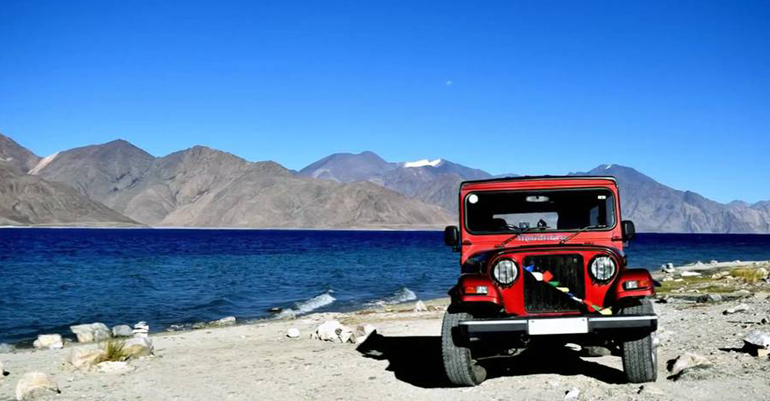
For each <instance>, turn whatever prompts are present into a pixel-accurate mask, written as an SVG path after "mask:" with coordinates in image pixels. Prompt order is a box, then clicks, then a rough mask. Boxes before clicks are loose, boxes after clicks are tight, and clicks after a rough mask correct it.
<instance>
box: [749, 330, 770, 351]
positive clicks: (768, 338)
mask: <svg viewBox="0 0 770 401" xmlns="http://www.w3.org/2000/svg"><path fill="white" fill-rule="evenodd" d="M743 341H745V342H746V343H747V344H751V345H753V346H755V347H758V348H770V333H766V332H763V331H759V330H752V331H751V332H749V334H748V335H747V336H746V338H745V339H744V340H743Z"/></svg>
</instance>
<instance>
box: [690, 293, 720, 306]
mask: <svg viewBox="0 0 770 401" xmlns="http://www.w3.org/2000/svg"><path fill="white" fill-rule="evenodd" d="M722 299H723V298H722V296H721V295H719V294H703V295H701V296H699V297H698V299H696V300H695V301H696V302H698V303H701V304H705V303H709V302H722Z"/></svg>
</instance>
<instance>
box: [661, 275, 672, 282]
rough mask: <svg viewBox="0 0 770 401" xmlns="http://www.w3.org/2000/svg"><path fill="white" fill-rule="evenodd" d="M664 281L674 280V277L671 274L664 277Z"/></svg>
mask: <svg viewBox="0 0 770 401" xmlns="http://www.w3.org/2000/svg"><path fill="white" fill-rule="evenodd" d="M663 281H674V278H673V277H671V276H666V277H663Z"/></svg>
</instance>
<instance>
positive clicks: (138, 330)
mask: <svg viewBox="0 0 770 401" xmlns="http://www.w3.org/2000/svg"><path fill="white" fill-rule="evenodd" d="M133 333H134V337H137V338H147V336H148V335H149V333H150V326H149V325H148V324H147V322H145V321H141V322H139V323H137V324H135V325H134V331H133Z"/></svg>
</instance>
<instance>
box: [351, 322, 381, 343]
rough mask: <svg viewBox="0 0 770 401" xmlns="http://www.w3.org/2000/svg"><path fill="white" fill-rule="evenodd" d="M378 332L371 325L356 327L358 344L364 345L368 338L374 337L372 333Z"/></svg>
mask: <svg viewBox="0 0 770 401" xmlns="http://www.w3.org/2000/svg"><path fill="white" fill-rule="evenodd" d="M376 331H377V329H376V328H375V327H374V326H372V325H371V324H364V325H359V326H358V327H356V344H361V343H363V342H364V341H366V339H367V338H369V336H370V335H372V333H374V332H376Z"/></svg>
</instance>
